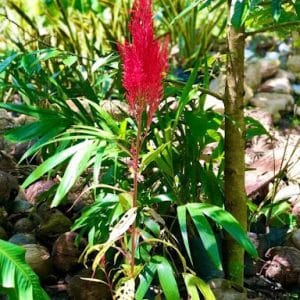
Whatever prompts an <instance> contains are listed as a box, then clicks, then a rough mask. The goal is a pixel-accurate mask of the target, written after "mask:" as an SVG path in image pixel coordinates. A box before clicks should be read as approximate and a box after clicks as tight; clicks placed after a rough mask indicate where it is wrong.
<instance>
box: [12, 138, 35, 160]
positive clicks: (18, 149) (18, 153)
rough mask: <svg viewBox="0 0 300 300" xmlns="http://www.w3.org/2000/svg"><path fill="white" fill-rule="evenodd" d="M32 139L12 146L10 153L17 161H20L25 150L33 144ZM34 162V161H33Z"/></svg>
mask: <svg viewBox="0 0 300 300" xmlns="http://www.w3.org/2000/svg"><path fill="white" fill-rule="evenodd" d="M33 144H34V143H33V142H32V141H29V142H24V143H16V144H14V145H13V146H12V147H11V148H12V149H11V151H10V154H11V155H12V156H13V158H14V159H15V160H16V161H19V160H20V159H21V158H22V156H23V155H24V154H25V152H26V151H27V150H28V149H29V148H30V147H31V146H32V145H33ZM31 163H32V162H31Z"/></svg>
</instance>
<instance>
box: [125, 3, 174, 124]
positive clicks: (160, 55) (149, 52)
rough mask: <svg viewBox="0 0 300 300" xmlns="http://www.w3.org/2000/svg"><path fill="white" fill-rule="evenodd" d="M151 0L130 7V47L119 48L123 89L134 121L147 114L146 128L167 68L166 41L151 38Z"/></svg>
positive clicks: (158, 99)
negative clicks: (131, 8) (144, 113)
mask: <svg viewBox="0 0 300 300" xmlns="http://www.w3.org/2000/svg"><path fill="white" fill-rule="evenodd" d="M151 7H152V0H136V1H135V2H134V4H133V10H132V17H131V21H130V23H129V26H128V27H129V31H130V33H131V36H132V43H129V42H126V43H125V44H124V45H119V51H120V54H121V58H122V61H123V86H124V88H125V90H126V98H127V101H128V103H129V106H130V108H131V111H132V113H133V115H134V117H135V118H136V119H137V120H138V118H141V116H142V113H143V112H144V111H146V112H147V116H148V117H147V119H148V121H147V122H148V125H149V124H150V123H151V121H152V117H153V115H154V113H155V112H156V110H157V108H158V105H159V103H160V100H161V98H162V92H163V87H162V80H163V76H164V72H165V71H166V70H167V67H168V41H167V40H166V41H165V42H163V43H162V42H161V41H159V40H157V39H155V38H154V35H153V20H152V8H151Z"/></svg>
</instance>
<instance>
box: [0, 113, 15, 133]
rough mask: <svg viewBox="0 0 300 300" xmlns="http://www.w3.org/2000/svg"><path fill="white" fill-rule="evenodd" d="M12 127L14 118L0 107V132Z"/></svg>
mask: <svg viewBox="0 0 300 300" xmlns="http://www.w3.org/2000/svg"><path fill="white" fill-rule="evenodd" d="M13 127H14V119H13V118H12V117H11V116H10V114H9V113H8V112H7V111H6V110H5V109H2V108H1V109H0V134H3V133H4V132H5V131H6V130H8V129H11V128H13Z"/></svg>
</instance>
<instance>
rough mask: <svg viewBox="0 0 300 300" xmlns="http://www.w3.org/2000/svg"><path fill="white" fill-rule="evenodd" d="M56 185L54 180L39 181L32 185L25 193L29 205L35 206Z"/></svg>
mask: <svg viewBox="0 0 300 300" xmlns="http://www.w3.org/2000/svg"><path fill="white" fill-rule="evenodd" d="M54 184H55V182H54V181H53V180H39V181H37V182H35V183H33V184H32V185H30V186H29V187H28V188H27V189H26V191H25V197H26V200H27V201H28V202H29V203H32V204H35V203H36V202H37V200H38V198H39V196H40V195H41V194H42V193H44V192H47V191H49V190H50V188H51V187H52V186H53V185H54Z"/></svg>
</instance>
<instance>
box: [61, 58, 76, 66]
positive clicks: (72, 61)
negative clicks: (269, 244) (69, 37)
mask: <svg viewBox="0 0 300 300" xmlns="http://www.w3.org/2000/svg"><path fill="white" fill-rule="evenodd" d="M77 60H78V57H77V56H75V55H69V56H67V57H66V58H65V59H64V60H63V64H64V65H66V66H67V67H71V66H72V65H73V64H75V63H76V61H77Z"/></svg>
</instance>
